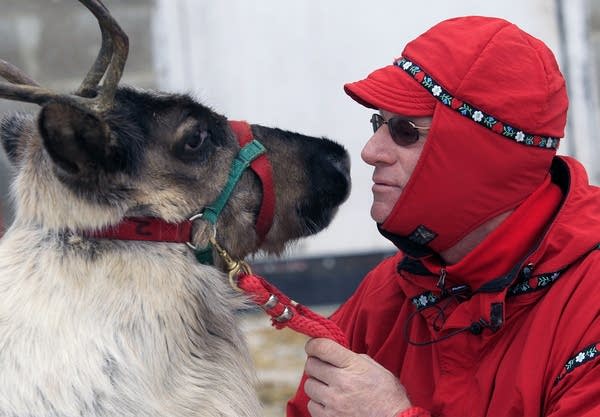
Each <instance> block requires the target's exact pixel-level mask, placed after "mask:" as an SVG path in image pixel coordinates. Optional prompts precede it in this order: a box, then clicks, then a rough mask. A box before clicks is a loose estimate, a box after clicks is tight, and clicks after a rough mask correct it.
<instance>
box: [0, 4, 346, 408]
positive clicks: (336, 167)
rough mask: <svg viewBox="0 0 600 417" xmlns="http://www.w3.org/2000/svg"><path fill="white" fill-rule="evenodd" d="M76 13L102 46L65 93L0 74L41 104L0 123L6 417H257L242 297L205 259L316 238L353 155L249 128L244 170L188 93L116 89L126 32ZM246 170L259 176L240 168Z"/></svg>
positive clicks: (0, 402) (2, 397)
mask: <svg viewBox="0 0 600 417" xmlns="http://www.w3.org/2000/svg"><path fill="white" fill-rule="evenodd" d="M81 3H83V4H84V5H85V6H86V7H87V8H88V9H89V10H90V11H91V12H92V13H93V14H94V15H95V16H96V18H97V20H98V22H99V24H100V28H101V32H102V46H101V48H100V52H99V54H98V57H97V59H96V61H95V63H94V64H93V66H92V68H91V69H90V71H89V73H88V74H87V76H86V77H85V79H84V81H83V83H82V85H81V86H80V87H79V88H78V89H77V90H76V92H75V93H74V94H58V93H56V92H52V91H49V90H47V89H45V88H43V87H41V86H39V85H38V84H37V83H36V82H35V81H34V80H32V79H31V78H30V77H29V76H27V75H26V74H25V73H23V72H22V71H21V70H19V69H18V68H16V67H14V66H12V65H11V64H8V63H6V62H2V63H0V75H1V76H2V77H3V78H5V79H6V80H7V81H8V82H2V83H0V97H3V98H6V99H11V100H19V101H25V102H31V103H36V104H39V105H40V106H41V110H40V111H39V114H38V115H37V116H36V117H32V116H28V115H23V114H8V115H4V116H3V117H2V119H1V128H0V137H1V140H2V144H3V146H4V149H5V151H6V154H7V156H8V159H9V160H10V162H11V164H12V166H13V167H14V171H15V178H14V182H13V184H12V189H11V191H12V196H13V198H14V203H15V211H16V214H15V219H14V222H13V224H12V225H11V226H10V228H9V229H8V230H7V232H6V234H5V236H4V237H3V238H2V241H1V243H0V299H1V300H2V301H1V302H0V415H2V416H13V417H25V416H28V417H30V416H36V417H42V416H61V417H62V416H64V417H70V416H137V417H142V416H169V417H170V416H232V417H233V416H235V417H239V416H258V415H261V407H260V404H259V401H258V400H257V397H256V394H255V392H254V374H253V370H252V364H251V360H250V359H249V355H248V351H247V347H246V343H245V341H244V337H243V335H242V334H241V332H240V330H239V328H238V325H237V323H236V314H235V313H236V311H238V310H239V309H240V308H243V307H244V306H245V305H246V304H245V302H246V300H245V298H244V297H243V296H242V295H240V294H239V293H237V292H235V291H234V290H233V289H231V288H230V286H229V284H228V282H227V277H226V274H224V273H223V272H222V270H221V268H222V266H223V262H222V261H220V260H219V258H217V259H215V264H214V265H211V264H210V263H207V259H208V257H206V256H205V255H206V254H208V255H210V254H211V253H214V252H215V250H217V249H219V250H223V251H226V252H227V253H228V254H229V255H230V256H231V257H232V258H233V259H242V258H243V257H244V256H246V255H248V254H250V253H254V252H256V251H258V250H264V251H267V252H274V253H279V252H281V251H282V250H283V248H284V247H285V245H286V243H287V242H289V241H291V240H294V239H298V238H300V237H303V236H307V235H310V234H313V233H316V232H318V231H319V230H321V229H323V228H324V227H326V226H327V225H328V224H329V222H330V221H331V219H332V217H333V215H334V213H335V211H336V209H337V207H338V206H339V204H341V203H342V202H343V201H344V200H345V198H346V197H347V194H348V192H349V186H350V184H349V162H348V156H347V153H346V151H345V150H344V149H343V148H342V147H341V146H339V145H337V144H335V143H334V142H332V141H330V140H328V139H325V138H314V137H307V136H303V135H301V134H298V133H292V132H288V131H284V130H280V129H276V128H268V127H264V126H259V125H251V126H249V127H248V126H246V125H243V124H241V126H242V128H243V127H244V126H246V127H247V130H248V132H251V134H252V136H253V137H254V139H256V140H257V141H258V142H259V143H255V144H254V146H255V147H256V148H258V151H257V152H255V153H254V154H253V156H251V157H247V155H246V156H244V155H245V154H243V150H244V149H248V148H247V146H244V147H242V145H241V144H240V143H239V140H238V138H237V137H236V134H235V129H234V128H236V126H237V127H239V126H240V124H237V125H236V124H235V123H234V122H231V121H228V120H227V119H226V118H225V117H224V116H222V115H220V114H217V113H216V112H215V111H213V110H211V109H210V108H209V107H207V106H205V105H203V104H201V103H199V102H197V101H195V100H194V99H192V98H191V97H189V96H187V95H178V94H165V93H159V92H152V91H141V90H138V89H135V88H132V87H123V86H118V83H119V80H120V78H121V74H122V72H123V68H124V65H125V61H126V56H127V51H128V42H127V36H126V35H125V34H124V33H123V31H122V30H121V28H120V27H119V25H118V24H117V22H116V21H115V20H114V19H113V17H112V16H111V15H110V13H109V12H108V10H107V9H106V8H105V7H104V5H103V4H102V3H101V2H100V1H93V0H81ZM101 82H102V83H101ZM261 152H265V153H263V154H261V155H260V156H257V154H260V153H261ZM240 154H243V155H241V156H240ZM245 158H246V159H245ZM252 158H257V159H254V160H253V161H259V159H260V158H262V165H263V168H264V167H265V166H266V167H267V169H266V171H265V170H264V169H263V174H261V175H257V174H256V173H255V172H254V171H252V170H249V169H243V168H244V167H245V166H243V167H242V169H241V170H237V171H236V170H235V169H233V168H232V167H235V166H236V165H239V164H240V163H241V164H242V165H244V163H245V164H246V165H248V164H253V163H254V162H249V161H248V160H247V159H252ZM240 161H242V162H240ZM234 171H235V172H236V173H237V174H232V172H234ZM257 171H258V170H257ZM264 172H267V173H269V172H272V174H268V175H264ZM270 175H272V177H271V176H270ZM234 177H237V178H234ZM263 177H264V178H263ZM232 178H233V180H232ZM236 180H237V183H236ZM269 196H270V199H271V200H274V202H275V203H274V205H273V204H272V203H273V201H271V202H270V203H269V202H268V201H266V200H267V197H269ZM269 205H271V206H270V208H269V207H266V208H265V206H269ZM209 212H210V213H209ZM271 212H272V215H271V214H270V213H271ZM207 213H208V214H210V215H208V214H207ZM264 213H267V215H264ZM257 222H258V223H257ZM259 223H260V227H259ZM171 235H176V238H175V237H172V236H171ZM182 235H183V236H184V237H185V236H187V238H185V239H184V238H182ZM169 236H171V237H169ZM165 240H167V241H165ZM169 240H170V241H169ZM188 240H189V242H188ZM211 243H212V245H211ZM193 249H195V250H193ZM201 257H202V258H203V261H204V262H205V263H204V264H203V263H200V262H199V261H198V259H199V258H201ZM197 258H198V259H197ZM204 258H206V259H204ZM284 319H285V318H284Z"/></svg>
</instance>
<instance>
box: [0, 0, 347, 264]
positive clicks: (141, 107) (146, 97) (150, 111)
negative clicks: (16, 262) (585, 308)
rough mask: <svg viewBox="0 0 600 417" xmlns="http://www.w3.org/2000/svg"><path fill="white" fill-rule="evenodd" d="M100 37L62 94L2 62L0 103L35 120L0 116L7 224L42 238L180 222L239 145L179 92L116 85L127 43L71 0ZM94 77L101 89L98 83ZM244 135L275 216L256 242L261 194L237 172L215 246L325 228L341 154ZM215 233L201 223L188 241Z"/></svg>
mask: <svg viewBox="0 0 600 417" xmlns="http://www.w3.org/2000/svg"><path fill="white" fill-rule="evenodd" d="M81 2H82V3H83V4H84V5H86V7H87V8H88V9H89V10H90V11H92V13H94V15H95V16H96V17H97V19H98V21H99V22H100V27H101V30H102V39H103V41H102V47H101V51H100V53H99V55H98V58H97V59H96V62H95V63H94V65H93V67H92V69H91V70H90V72H89V73H88V75H87V76H86V77H85V80H84V82H83V84H82V85H81V86H80V87H79V89H78V90H77V91H76V92H75V93H74V94H72V95H61V94H56V93H54V92H51V91H49V90H46V89H44V88H42V87H40V86H38V85H37V83H35V81H33V80H32V79H30V78H29V77H28V76H27V75H25V74H24V73H22V72H21V71H20V70H18V69H17V68H15V67H14V66H12V65H10V64H8V63H6V62H4V61H2V62H0V75H1V76H3V77H4V78H5V79H7V80H8V81H10V83H0V97H4V98H7V99H11V100H20V101H27V102H33V103H37V104H39V105H41V106H42V108H41V111H40V112H39V114H38V116H37V118H36V119H34V118H32V117H31V116H23V115H10V116H5V117H4V118H3V119H2V122H1V129H0V135H1V137H2V142H3V145H4V148H5V150H6V152H7V154H8V156H9V159H10V161H11V162H12V164H13V166H14V167H15V168H16V172H17V173H16V181H15V183H14V187H13V194H14V196H15V199H16V215H15V223H17V224H30V225H36V226H39V227H42V228H44V229H47V230H48V231H58V232H61V231H74V232H78V231H95V230H99V229H102V228H106V227H110V226H114V225H116V224H119V222H121V221H122V220H123V219H124V218H126V217H141V216H143V217H153V218H160V219H163V220H165V221H167V222H171V223H179V222H182V221H185V220H186V219H189V218H190V217H192V216H194V215H196V214H198V213H201V212H202V210H203V209H204V208H206V207H207V206H209V205H210V204H211V203H212V202H214V201H215V199H217V197H218V196H219V195H220V193H221V191H222V190H223V188H224V187H225V186H226V184H227V182H228V177H229V173H230V167H231V164H232V161H233V160H234V158H235V157H236V155H237V153H238V151H239V149H240V144H239V143H238V140H237V139H236V136H235V134H234V133H233V131H232V129H231V126H230V124H229V122H228V121H227V119H226V118H225V117H223V116H221V115H219V114H217V113H215V112H214V111H213V110H212V109H210V108H209V107H207V106H205V105H203V104H201V103H199V102H197V101H195V100H194V99H192V98H191V97H189V96H187V95H177V94H165V93H157V92H149V91H141V90H137V89H133V88H129V87H118V86H117V84H118V82H119V79H120V77H121V74H122V72H123V67H124V65H125V60H126V56H127V50H128V46H127V45H128V42H127V37H126V35H125V34H124V33H123V32H122V30H121V29H120V28H119V26H118V24H117V23H116V22H115V21H114V19H113V18H112V17H111V16H110V14H109V13H108V11H107V9H106V8H105V7H104V6H103V5H102V4H101V3H100V2H99V1H84V0H82V1H81ZM103 77H104V81H103V84H102V85H101V86H99V85H98V84H99V82H100V80H101V79H102V78H103ZM252 133H253V135H254V137H255V138H257V139H258V140H259V141H260V142H261V143H262V144H263V145H264V147H265V148H266V154H267V158H268V160H269V162H270V164H271V166H272V171H273V188H274V194H275V201H276V204H275V210H274V215H273V219H272V226H271V227H270V229H269V231H268V233H267V234H266V236H264V240H262V239H260V238H262V237H260V238H259V236H257V234H256V231H255V227H254V225H255V222H256V217H257V215H258V212H259V208H260V206H261V201H262V195H263V192H266V190H263V189H262V187H261V182H260V181H259V179H258V178H257V177H256V176H255V175H254V174H253V173H252V172H251V171H247V172H244V173H243V175H242V176H241V178H240V180H239V182H238V183H237V185H236V186H235V189H234V190H233V193H232V195H231V198H230V199H229V200H228V202H227V204H226V206H225V208H224V210H223V212H222V214H221V216H220V217H219V219H218V221H217V223H216V229H215V230H216V233H217V239H218V241H220V242H221V243H222V244H223V245H224V246H226V247H227V249H228V250H229V251H230V253H231V254H232V255H235V256H240V257H241V256H244V255H245V254H247V253H249V252H252V251H255V250H257V249H258V248H259V247H258V246H259V244H261V247H262V248H263V249H265V250H268V251H280V250H281V249H282V248H283V246H284V244H285V243H286V242H287V241H289V240H291V239H296V238H299V237H302V236H306V235H309V234H312V233H315V232H317V231H319V230H321V229H323V228H324V227H326V226H327V225H328V223H329V222H330V220H331V218H332V216H333V214H334V213H335V211H336V209H337V207H338V205H339V204H341V203H342V202H343V201H344V200H345V198H346V197H347V194H348V192H349V172H348V171H349V162H348V156H347V154H346V152H345V150H344V149H343V148H342V147H340V146H339V145H337V144H335V143H334V142H331V141H329V140H327V139H324V138H312V137H307V136H303V135H300V134H296V133H291V132H286V131H283V130H279V129H272V128H267V127H263V126H257V125H253V126H252ZM211 233H213V228H212V226H211V225H208V224H206V222H202V221H199V222H197V225H196V227H195V232H194V237H193V239H192V240H193V241H194V242H193V243H195V244H201V242H203V241H205V240H206V239H207V238H208V236H209V235H210V234H211Z"/></svg>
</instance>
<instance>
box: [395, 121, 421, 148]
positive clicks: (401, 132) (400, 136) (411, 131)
mask: <svg viewBox="0 0 600 417" xmlns="http://www.w3.org/2000/svg"><path fill="white" fill-rule="evenodd" d="M388 126H389V127H390V134H391V135H392V139H394V141H395V142H396V143H397V144H398V145H401V146H406V145H410V144H413V143H415V142H416V141H418V140H419V131H418V130H417V129H416V128H415V127H414V126H413V125H412V124H411V123H410V121H408V120H406V119H401V118H399V117H392V118H391V119H389V120H388Z"/></svg>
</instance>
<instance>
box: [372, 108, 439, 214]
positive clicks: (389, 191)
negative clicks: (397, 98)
mask: <svg viewBox="0 0 600 417" xmlns="http://www.w3.org/2000/svg"><path fill="white" fill-rule="evenodd" d="M380 114H381V116H383V118H384V119H385V120H386V121H387V120H389V119H390V118H392V117H396V116H400V117H403V118H407V119H409V120H411V121H412V122H413V123H414V124H415V125H416V126H419V127H429V126H431V120H432V118H431V117H405V116H403V115H399V114H394V113H390V112H387V111H385V110H381V111H380ZM427 133H428V131H427V130H423V129H419V140H418V141H417V142H415V143H413V144H410V145H398V144H397V143H396V142H394V140H393V139H392V136H391V135H390V131H389V129H388V125H387V124H386V125H382V126H381V127H380V128H379V129H378V130H377V132H375V133H374V134H373V136H371V138H370V139H369V141H368V142H367V143H366V145H365V146H364V148H363V150H362V152H361V157H362V159H363V161H365V162H366V163H367V164H369V165H372V166H373V167H374V168H375V169H374V170H373V188H372V191H373V205H372V206H371V217H372V218H373V220H375V221H376V222H377V223H383V222H384V221H385V220H386V218H387V217H388V216H389V215H390V213H391V212H392V209H393V208H394V205H395V204H396V202H397V201H398V198H400V195H401V194H402V190H404V187H405V186H406V184H407V183H408V180H409V179H410V176H411V175H412V173H413V171H414V169H415V166H416V165H417V161H418V160H419V157H420V156H421V152H422V151H423V146H424V145H425V140H426V138H427Z"/></svg>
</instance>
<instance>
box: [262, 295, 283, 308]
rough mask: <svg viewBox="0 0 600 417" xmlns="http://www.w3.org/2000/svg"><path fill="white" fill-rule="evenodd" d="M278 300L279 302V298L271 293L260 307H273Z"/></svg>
mask: <svg viewBox="0 0 600 417" xmlns="http://www.w3.org/2000/svg"><path fill="white" fill-rule="evenodd" d="M278 302H279V298H277V297H276V296H275V295H274V294H271V295H269V299H268V300H267V302H266V303H264V304H263V305H261V306H260V307H261V308H262V309H263V310H270V309H272V308H273V307H275V306H276V305H277V303H278Z"/></svg>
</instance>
